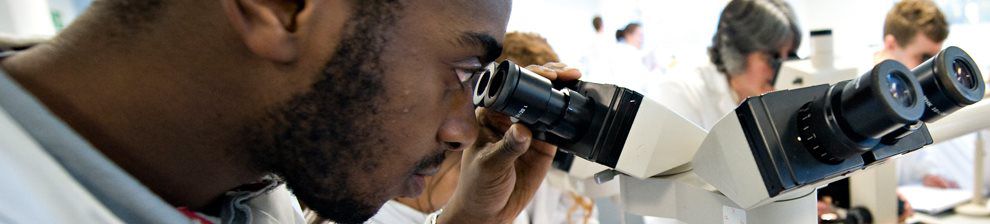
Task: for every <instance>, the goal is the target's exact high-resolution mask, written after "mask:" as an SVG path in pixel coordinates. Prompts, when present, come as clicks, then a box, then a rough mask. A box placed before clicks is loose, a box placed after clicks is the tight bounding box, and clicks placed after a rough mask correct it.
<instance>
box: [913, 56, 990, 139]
mask: <svg viewBox="0 0 990 224" xmlns="http://www.w3.org/2000/svg"><path fill="white" fill-rule="evenodd" d="M976 68H977V66H976V62H974V61H973V58H972V57H970V56H969V54H967V53H966V51H963V50H962V49H960V48H958V47H954V46H952V47H948V48H946V49H945V50H942V51H941V52H939V53H938V55H936V56H935V57H932V58H931V59H929V60H928V61H926V62H924V63H922V64H921V65H919V66H918V67H917V68H914V70H913V71H912V73H913V74H914V76H915V77H917V78H918V81H920V82H921V88H922V90H923V91H924V95H925V97H926V99H927V104H928V105H927V106H926V110H925V115H924V116H922V118H921V120H922V121H925V122H933V121H937V120H938V119H941V118H942V117H945V115H948V114H949V113H951V112H953V111H956V110H959V108H962V107H965V106H968V105H971V104H974V103H976V102H979V101H980V100H982V99H983V94H984V91H985V88H986V87H985V84H983V75H981V74H980V70H979V69H976Z"/></svg>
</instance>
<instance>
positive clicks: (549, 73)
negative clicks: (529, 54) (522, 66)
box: [526, 65, 557, 80]
mask: <svg viewBox="0 0 990 224" xmlns="http://www.w3.org/2000/svg"><path fill="white" fill-rule="evenodd" d="M526 70H530V71H533V72H534V73H536V74H537V75H541V76H543V77H544V78H547V79H549V80H557V70H553V69H550V68H547V67H545V66H541V65H530V66H526Z"/></svg>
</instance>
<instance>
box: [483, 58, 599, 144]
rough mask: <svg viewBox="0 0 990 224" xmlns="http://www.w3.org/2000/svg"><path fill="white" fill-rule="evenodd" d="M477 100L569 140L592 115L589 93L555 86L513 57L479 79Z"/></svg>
mask: <svg viewBox="0 0 990 224" xmlns="http://www.w3.org/2000/svg"><path fill="white" fill-rule="evenodd" d="M474 104H475V105H477V106H481V107H485V108H488V109H491V110H495V111H498V112H500V113H503V114H506V115H509V116H511V117H513V118H515V119H518V120H520V121H522V122H523V123H526V124H530V125H533V126H536V127H531V128H537V129H542V130H539V131H544V130H545V131H547V132H550V133H553V134H555V135H557V136H559V137H561V138H564V139H567V140H575V138H578V137H580V136H581V135H582V134H583V133H584V131H585V129H586V128H587V126H588V125H589V124H590V123H591V118H592V117H591V116H592V111H591V109H590V105H589V100H588V99H587V98H586V97H584V96H583V95H581V94H579V93H577V92H574V91H572V90H569V89H563V90H558V89H554V88H553V85H552V84H551V83H550V80H548V79H546V78H543V77H542V76H539V75H537V74H534V73H533V72H531V71H529V70H526V69H523V68H520V67H519V66H518V65H516V64H515V63H512V62H511V61H504V62H502V63H500V64H499V65H498V66H497V67H496V68H495V69H494V70H493V71H489V72H485V74H484V75H482V77H481V78H480V79H478V83H477V88H476V89H475V94H474Z"/></svg>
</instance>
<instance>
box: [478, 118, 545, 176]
mask: <svg viewBox="0 0 990 224" xmlns="http://www.w3.org/2000/svg"><path fill="white" fill-rule="evenodd" d="M532 138H533V134H532V133H531V132H530V131H529V129H528V128H526V126H523V125H521V124H513V125H512V126H511V127H509V130H508V131H506V132H505V135H504V136H503V137H502V140H501V141H498V142H496V143H495V145H492V146H491V147H489V148H487V149H485V150H484V152H483V153H484V155H483V156H482V157H481V160H482V162H484V163H485V164H489V165H496V166H505V167H511V166H512V164H514V161H515V160H516V158H519V156H521V155H522V154H523V153H526V150H528V149H529V145H530V143H531V141H532Z"/></svg>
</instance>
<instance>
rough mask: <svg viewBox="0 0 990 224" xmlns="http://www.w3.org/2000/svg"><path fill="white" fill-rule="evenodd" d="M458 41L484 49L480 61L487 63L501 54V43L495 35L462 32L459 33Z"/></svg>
mask: <svg viewBox="0 0 990 224" xmlns="http://www.w3.org/2000/svg"><path fill="white" fill-rule="evenodd" d="M460 43H461V44H463V45H467V46H476V47H480V48H482V49H484V51H485V52H484V54H483V55H482V58H480V59H479V60H481V62H482V63H483V64H487V63H489V62H493V61H495V59H497V58H498V56H499V55H502V43H499V42H498V40H496V39H495V37H492V36H491V35H488V34H484V33H464V34H461V38H460Z"/></svg>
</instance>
